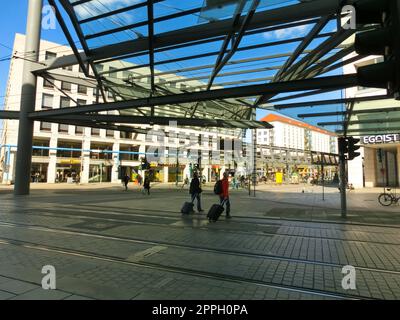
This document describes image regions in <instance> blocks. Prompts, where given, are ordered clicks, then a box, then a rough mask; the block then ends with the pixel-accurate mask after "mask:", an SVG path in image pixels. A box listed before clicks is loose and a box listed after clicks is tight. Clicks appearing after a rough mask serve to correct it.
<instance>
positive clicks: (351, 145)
mask: <svg viewBox="0 0 400 320" xmlns="http://www.w3.org/2000/svg"><path fill="white" fill-rule="evenodd" d="M347 139H348V157H347V160H353V159H355V158H357V157H358V156H360V153H359V152H355V151H357V150H358V149H360V148H361V146H359V145H357V144H358V143H360V141H361V140H360V139H355V138H353V137H348V138H347Z"/></svg>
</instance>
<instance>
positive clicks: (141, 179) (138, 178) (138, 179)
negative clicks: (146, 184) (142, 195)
mask: <svg viewBox="0 0 400 320" xmlns="http://www.w3.org/2000/svg"><path fill="white" fill-rule="evenodd" d="M137 182H138V184H139V187H141V186H142V182H143V178H142V176H141V175H140V174H138V176H137Z"/></svg>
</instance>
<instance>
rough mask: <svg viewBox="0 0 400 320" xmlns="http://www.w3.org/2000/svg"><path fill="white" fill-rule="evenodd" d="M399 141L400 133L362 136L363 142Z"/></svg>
mask: <svg viewBox="0 0 400 320" xmlns="http://www.w3.org/2000/svg"><path fill="white" fill-rule="evenodd" d="M399 141H400V134H398V133H394V134H381V135H377V136H365V137H362V143H363V144H382V143H395V142H399Z"/></svg>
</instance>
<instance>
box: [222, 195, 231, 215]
mask: <svg viewBox="0 0 400 320" xmlns="http://www.w3.org/2000/svg"><path fill="white" fill-rule="evenodd" d="M219 198H220V200H221V202H220V203H221V205H222V203H224V201H225V203H224V204H225V206H226V215H227V216H229V214H230V213H231V202H230V201H229V197H228V199H226V200H225V198H224V197H223V196H219Z"/></svg>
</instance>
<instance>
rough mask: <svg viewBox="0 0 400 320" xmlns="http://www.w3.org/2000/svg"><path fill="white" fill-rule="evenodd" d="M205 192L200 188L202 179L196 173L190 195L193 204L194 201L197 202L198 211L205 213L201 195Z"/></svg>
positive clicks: (191, 183)
mask: <svg viewBox="0 0 400 320" xmlns="http://www.w3.org/2000/svg"><path fill="white" fill-rule="evenodd" d="M202 192H203V190H202V189H201V187H200V179H199V175H198V174H197V173H194V175H193V179H192V181H191V182H190V188H189V193H190V195H191V196H192V202H193V203H194V200H195V199H196V200H197V211H198V212H203V211H204V210H203V209H202V208H201V193H202Z"/></svg>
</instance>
